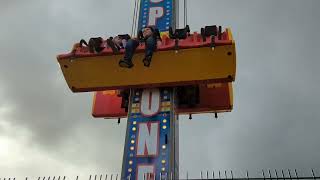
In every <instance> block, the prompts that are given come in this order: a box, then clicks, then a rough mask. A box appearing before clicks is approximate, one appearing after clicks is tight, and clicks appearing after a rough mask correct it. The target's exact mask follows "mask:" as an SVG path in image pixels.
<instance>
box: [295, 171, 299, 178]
mask: <svg viewBox="0 0 320 180" xmlns="http://www.w3.org/2000/svg"><path fill="white" fill-rule="evenodd" d="M294 172H295V173H296V177H297V179H299V176H298V172H297V170H296V169H295V170H294Z"/></svg>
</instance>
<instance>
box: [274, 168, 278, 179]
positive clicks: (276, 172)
mask: <svg viewBox="0 0 320 180" xmlns="http://www.w3.org/2000/svg"><path fill="white" fill-rule="evenodd" d="M274 172H275V174H276V178H277V179H279V177H278V171H277V170H276V169H275V170H274Z"/></svg>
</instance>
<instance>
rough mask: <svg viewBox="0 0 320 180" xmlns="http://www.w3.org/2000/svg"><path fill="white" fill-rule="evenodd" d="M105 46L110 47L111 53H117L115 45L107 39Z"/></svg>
mask: <svg viewBox="0 0 320 180" xmlns="http://www.w3.org/2000/svg"><path fill="white" fill-rule="evenodd" d="M107 44H108V46H109V47H111V49H112V51H113V53H119V49H118V48H117V47H116V45H115V44H114V42H113V41H112V40H111V39H107Z"/></svg>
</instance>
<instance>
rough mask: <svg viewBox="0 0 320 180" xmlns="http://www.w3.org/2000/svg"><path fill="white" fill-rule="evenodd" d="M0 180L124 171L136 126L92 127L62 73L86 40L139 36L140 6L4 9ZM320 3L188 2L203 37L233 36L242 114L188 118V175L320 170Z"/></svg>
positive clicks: (77, 2) (184, 156)
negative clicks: (222, 30) (128, 135)
mask: <svg viewBox="0 0 320 180" xmlns="http://www.w3.org/2000/svg"><path fill="white" fill-rule="evenodd" d="M0 4H1V5H0V22H1V28H0V178H1V177H9V176H10V177H25V176H29V177H36V176H43V175H46V176H49V175H67V176H74V175H80V176H83V177H88V175H89V174H93V173H97V174H100V173H106V172H108V173H112V172H114V173H116V172H120V168H121V161H122V153H123V145H124V136H125V127H126V123H125V121H123V122H122V123H121V124H120V125H119V126H118V125H117V123H116V121H110V120H104V119H94V118H93V117H91V106H92V97H93V95H92V93H83V94H73V93H72V92H71V91H70V90H69V89H68V87H67V85H66V83H65V81H64V78H63V76H62V73H61V71H60V69H59V66H58V63H57V61H56V59H55V57H56V55H57V54H59V53H65V52H68V51H69V50H70V49H71V47H72V44H73V43H75V42H77V41H79V40H80V39H82V38H85V39H88V38H89V37H93V36H102V37H107V36H111V35H114V34H118V33H130V30H131V21H132V11H133V6H134V1H132V0H91V1H85V0H46V1H43V0H28V1H23V0H0ZM319 8H320V1H319V0H241V1H240V0H220V1H217V0H201V1H200V0H193V1H191V0H189V1H188V21H189V22H188V23H189V24H190V26H191V29H192V30H193V31H199V29H200V27H202V26H204V25H208V24H218V25H223V26H228V27H231V28H232V32H233V35H234V39H235V40H236V44H237V77H236V82H235V84H234V110H233V111H232V112H231V113H226V114H223V115H221V116H220V117H219V119H218V120H215V119H214V118H213V115H210V114H209V115H208V114H207V115H195V116H194V118H193V120H192V121H189V120H188V118H187V117H186V116H182V117H180V120H181V121H180V170H181V172H182V173H185V172H186V170H188V171H189V175H191V176H193V177H198V174H199V171H200V170H212V169H215V170H224V169H233V170H238V171H239V170H243V171H244V170H250V171H251V172H257V171H260V170H261V169H262V168H265V169H268V168H272V169H275V168H279V169H283V168H297V169H301V170H302V171H303V172H305V170H307V169H309V168H316V169H317V168H318V171H320V153H319V152H320V140H319V137H320V131H319V127H320V120H319V117H320V103H319V101H320V96H319V92H320V85H319V77H320V72H319V68H320V61H319V54H318V53H319V52H320V43H319V42H320V35H319V32H320V21H319V19H320V11H319Z"/></svg>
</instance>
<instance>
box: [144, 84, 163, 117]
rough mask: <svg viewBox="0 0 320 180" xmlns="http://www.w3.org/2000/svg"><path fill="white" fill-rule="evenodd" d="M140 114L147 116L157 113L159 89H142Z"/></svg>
mask: <svg viewBox="0 0 320 180" xmlns="http://www.w3.org/2000/svg"><path fill="white" fill-rule="evenodd" d="M140 107H141V109H140V110H141V111H140V112H141V114H142V115H143V116H146V117H149V116H153V115H155V114H157V113H158V112H159V109H160V91H159V89H157V88H155V89H144V90H143V92H142V97H141V106H140Z"/></svg>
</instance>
